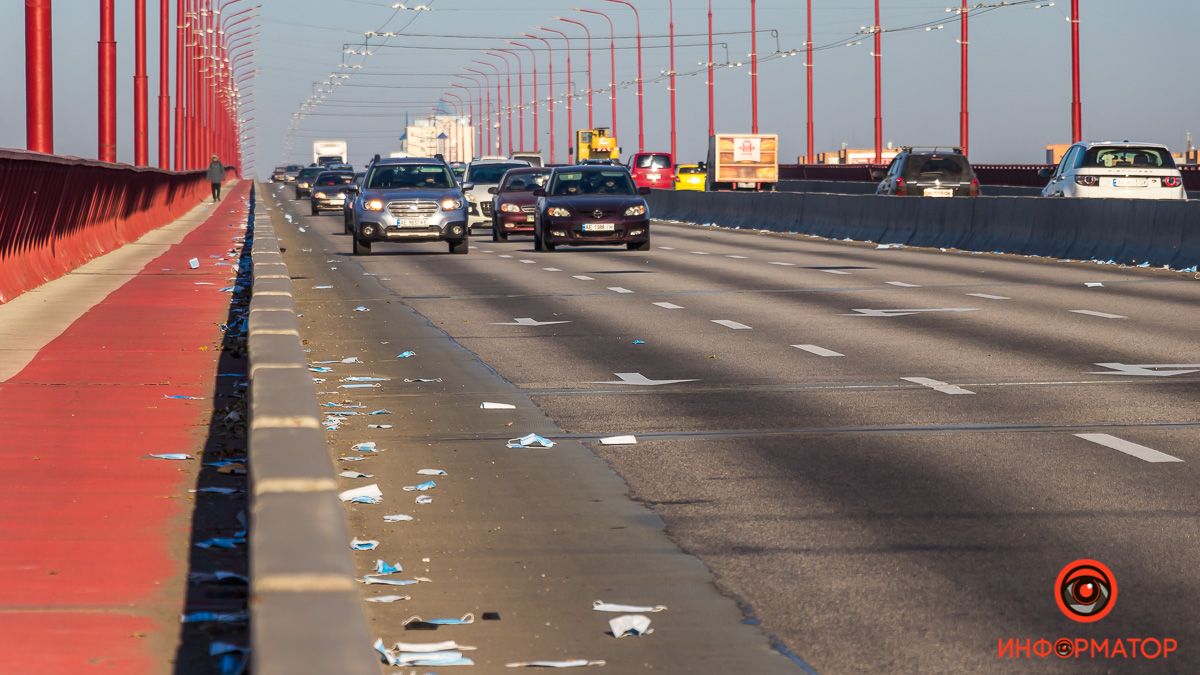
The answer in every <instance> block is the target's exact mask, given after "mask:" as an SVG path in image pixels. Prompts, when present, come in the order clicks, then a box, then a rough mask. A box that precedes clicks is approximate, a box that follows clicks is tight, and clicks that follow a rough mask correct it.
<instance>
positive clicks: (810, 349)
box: [792, 345, 845, 356]
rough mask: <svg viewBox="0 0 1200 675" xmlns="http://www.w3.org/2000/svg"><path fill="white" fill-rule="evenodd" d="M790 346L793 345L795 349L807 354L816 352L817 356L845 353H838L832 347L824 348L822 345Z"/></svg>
mask: <svg viewBox="0 0 1200 675" xmlns="http://www.w3.org/2000/svg"><path fill="white" fill-rule="evenodd" d="M792 346H793V347H795V348H796V349H800V350H803V351H806V352H808V353H809V354H816V355H817V356H845V354H839V353H837V352H835V351H833V350H832V349H825V348H824V347H818V346H816V345H792Z"/></svg>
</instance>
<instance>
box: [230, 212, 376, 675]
mask: <svg viewBox="0 0 1200 675" xmlns="http://www.w3.org/2000/svg"><path fill="white" fill-rule="evenodd" d="M254 203H255V193H254V191H253V188H252V190H251V193H250V214H251V215H250V219H251V220H250V228H251V230H250V231H251V233H252V235H253V242H254V243H253V247H252V249H251V251H252V252H251V257H252V260H253V263H254V265H253V269H254V286H253V294H252V296H251V301H250V327H249V338H248V344H249V352H250V449H249V456H250V508H251V522H250V592H251V602H250V637H251V655H252V656H251V658H252V660H253V662H252V664H251V666H252V667H251V671H252V672H253V673H255V675H293V674H294V673H339V674H340V675H378V674H379V665H378V663H377V659H376V658H375V654H374V652H373V651H372V650H371V637H370V631H369V630H368V627H367V620H366V614H365V613H364V611H363V608H362V600H361V598H360V595H359V591H358V583H357V582H356V581H355V578H354V565H353V561H352V560H351V556H350V535H349V532H348V529H347V527H346V516H345V510H344V509H343V508H342V505H341V502H339V501H338V499H337V496H336V491H337V482H336V481H335V478H334V468H333V463H332V462H331V461H330V459H329V454H328V452H327V451H326V448H325V439H324V437H323V435H322V432H321V425H320V417H319V416H318V415H317V398H316V386H315V384H314V383H313V378H312V373H310V372H309V370H308V365H307V360H306V359H305V356H304V351H303V348H302V347H301V344H300V332H299V327H300V324H299V321H298V320H297V318H296V310H295V306H294V304H293V301H292V282H291V278H290V277H289V276H288V271H287V266H286V265H285V264H284V263H283V259H282V256H281V255H280V250H279V241H278V240H277V239H276V237H275V232H274V228H273V227H272V226H271V224H270V223H263V224H257V223H255V221H254Z"/></svg>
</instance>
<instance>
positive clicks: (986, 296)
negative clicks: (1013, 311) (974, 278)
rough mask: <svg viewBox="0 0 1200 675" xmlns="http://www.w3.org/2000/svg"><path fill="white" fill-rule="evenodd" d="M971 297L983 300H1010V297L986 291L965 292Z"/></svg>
mask: <svg viewBox="0 0 1200 675" xmlns="http://www.w3.org/2000/svg"><path fill="white" fill-rule="evenodd" d="M967 295H969V296H971V297H972V298H983V299H984V300H1012V298H1010V297H1007V296H1004V295H989V294H987V293H967Z"/></svg>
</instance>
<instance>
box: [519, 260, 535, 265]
mask: <svg viewBox="0 0 1200 675" xmlns="http://www.w3.org/2000/svg"><path fill="white" fill-rule="evenodd" d="M521 262H523V263H525V264H526V265H533V264H536V263H537V261H536V260H522V261H521Z"/></svg>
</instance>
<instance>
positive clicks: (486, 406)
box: [479, 401, 517, 410]
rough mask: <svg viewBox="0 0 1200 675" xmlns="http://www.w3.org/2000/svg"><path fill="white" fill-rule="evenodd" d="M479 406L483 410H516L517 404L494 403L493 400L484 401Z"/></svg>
mask: <svg viewBox="0 0 1200 675" xmlns="http://www.w3.org/2000/svg"><path fill="white" fill-rule="evenodd" d="M479 408H480V409H481V410H516V409H517V406H515V405H513V404H511V403H492V402H491V401H484V402H483V403H480V404H479Z"/></svg>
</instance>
